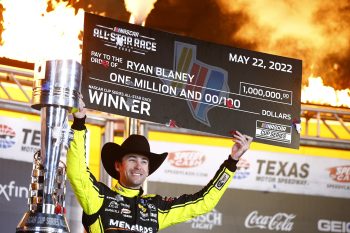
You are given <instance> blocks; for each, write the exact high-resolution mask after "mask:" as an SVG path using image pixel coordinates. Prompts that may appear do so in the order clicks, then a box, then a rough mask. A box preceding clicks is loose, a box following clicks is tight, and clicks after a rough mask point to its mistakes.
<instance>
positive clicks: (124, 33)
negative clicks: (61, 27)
mask: <svg viewBox="0 0 350 233" xmlns="http://www.w3.org/2000/svg"><path fill="white" fill-rule="evenodd" d="M301 65H302V64H301V61H300V60H296V59H291V58H286V57H281V56H275V55H270V54H265V53H259V52H254V51H249V50H245V49H238V48H233V47H228V46H223V45H218V44H213V43H209V42H204V41H199V40H195V39H192V38H187V37H183V36H178V35H175V34H170V33H166V32H162V31H157V30H153V29H149V28H145V27H141V26H138V25H132V24H128V23H125V22H120V21H117V20H114V19H110V18H105V17H101V16H97V15H93V14H89V13H85V23H84V45H83V80H82V94H83V96H84V100H85V103H86V106H87V107H88V108H90V109H95V110H99V111H103V112H108V113H114V114H118V115H124V116H128V117H132V118H138V119H143V120H147V121H153V122H157V123H161V124H167V125H171V126H173V127H181V128H187V129H193V130H198V131H203V132H209V133H213V134H217V135H222V136H227V137H230V136H231V133H232V131H233V130H239V131H241V132H243V133H245V134H247V135H250V136H253V137H254V138H255V139H254V140H255V141H258V142H262V143H267V144H272V145H277V146H283V147H291V148H298V147H299V134H298V132H297V131H296V129H295V127H293V122H295V121H299V119H300V88H301Z"/></svg>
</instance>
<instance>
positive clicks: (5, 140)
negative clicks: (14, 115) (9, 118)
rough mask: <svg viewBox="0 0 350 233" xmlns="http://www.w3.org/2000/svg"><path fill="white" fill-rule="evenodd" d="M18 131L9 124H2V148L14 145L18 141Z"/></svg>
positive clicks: (0, 128) (0, 126)
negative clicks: (16, 138)
mask: <svg viewBox="0 0 350 233" xmlns="http://www.w3.org/2000/svg"><path fill="white" fill-rule="evenodd" d="M15 137H16V132H15V131H14V130H13V129H12V128H11V127H9V126H7V125H3V124H0V148H1V149H6V148H10V147H12V146H13V145H14V144H15V143H16V141H15Z"/></svg>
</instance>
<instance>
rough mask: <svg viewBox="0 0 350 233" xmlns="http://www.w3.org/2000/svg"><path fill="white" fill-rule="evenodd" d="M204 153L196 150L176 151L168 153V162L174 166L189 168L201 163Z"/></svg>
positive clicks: (203, 159)
mask: <svg viewBox="0 0 350 233" xmlns="http://www.w3.org/2000/svg"><path fill="white" fill-rule="evenodd" d="M204 161H205V155H204V154H203V153H201V152H198V151H176V152H171V153H169V155H168V162H169V163H170V164H171V165H172V166H174V167H181V168H191V167H197V166H199V165H201V164H203V163H204Z"/></svg>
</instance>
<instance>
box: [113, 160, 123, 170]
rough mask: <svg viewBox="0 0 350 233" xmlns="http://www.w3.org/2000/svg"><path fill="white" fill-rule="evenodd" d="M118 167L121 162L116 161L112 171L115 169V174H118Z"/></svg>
mask: <svg viewBox="0 0 350 233" xmlns="http://www.w3.org/2000/svg"><path fill="white" fill-rule="evenodd" d="M120 166H121V162H119V161H118V160H116V161H115V162H114V169H115V170H116V171H117V172H119V170H120Z"/></svg>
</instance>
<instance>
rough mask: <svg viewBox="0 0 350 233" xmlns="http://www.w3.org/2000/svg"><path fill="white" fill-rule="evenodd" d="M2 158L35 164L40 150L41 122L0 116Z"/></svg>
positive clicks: (0, 150)
mask: <svg viewBox="0 0 350 233" xmlns="http://www.w3.org/2000/svg"><path fill="white" fill-rule="evenodd" d="M0 122H1V123H0V135H1V138H0V158H6V159H14V160H21V161H27V162H33V156H34V153H35V152H37V151H38V150H40V131H41V128H40V122H38V121H29V120H24V119H19V118H10V117H5V116H0Z"/></svg>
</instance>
